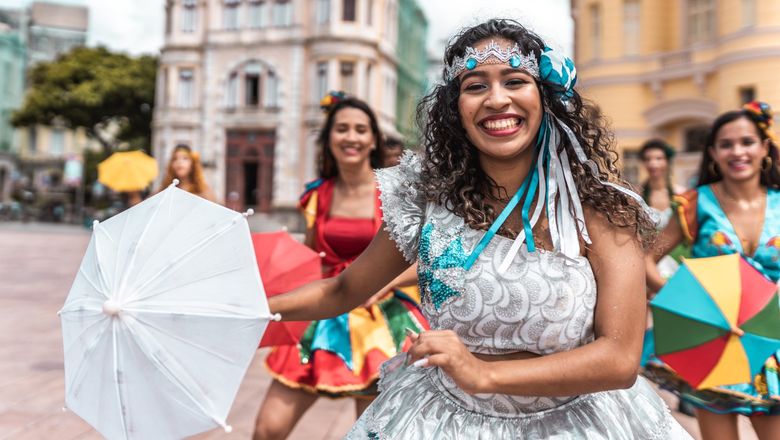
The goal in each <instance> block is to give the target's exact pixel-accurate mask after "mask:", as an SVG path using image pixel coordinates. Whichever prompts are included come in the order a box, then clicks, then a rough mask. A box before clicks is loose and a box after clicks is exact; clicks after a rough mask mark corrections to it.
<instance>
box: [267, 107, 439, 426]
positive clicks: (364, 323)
mask: <svg viewBox="0 0 780 440" xmlns="http://www.w3.org/2000/svg"><path fill="white" fill-rule="evenodd" d="M321 103H322V104H323V105H322V106H323V109H324V110H326V111H327V116H326V118H325V123H324V125H323V127H322V131H321V132H320V136H319V138H318V143H319V145H320V148H321V151H320V164H319V165H320V166H319V174H320V178H319V179H317V180H316V181H314V182H311V183H310V184H308V185H306V189H305V191H304V194H303V196H302V197H301V208H302V210H303V213H304V217H305V218H306V223H307V230H306V244H307V245H308V246H309V247H311V248H313V249H314V250H315V251H317V252H319V253H320V255H321V256H322V262H323V277H325V278H330V277H334V276H338V275H339V274H340V273H342V272H343V271H344V270H345V269H346V268H348V267H349V266H350V264H351V263H352V261H354V260H355V258H357V257H358V255H360V253H361V252H362V251H363V250H364V249H365V248H366V247H367V246H368V245H369V243H370V242H371V239H372V238H373V237H374V235H375V234H376V232H377V230H378V229H379V228H380V226H381V225H382V211H381V210H380V200H379V197H378V196H379V192H378V190H377V184H376V180H375V176H374V168H377V167H379V165H380V164H381V157H382V155H381V153H380V140H381V139H382V133H381V132H380V130H379V125H378V122H377V119H376V116H375V115H374V112H373V111H372V110H371V108H370V107H369V106H368V105H367V104H366V103H365V102H363V101H361V100H359V99H356V98H352V97H348V96H346V95H345V94H344V93H341V92H335V93H331V94H330V95H328V96H326V97H325V98H324V99H323V101H322V102H321ZM388 282H389V284H388V283H384V284H383V285H382V286H377V287H376V288H375V289H373V290H372V291H371V292H363V294H364V299H363V301H361V303H358V304H354V305H353V306H352V307H350V308H349V309H346V310H344V311H343V312H342V313H341V314H340V315H339V316H336V317H330V318H331V319H322V320H318V321H314V322H312V323H311V324H310V325H309V326H308V328H307V330H306V332H305V333H304V336H303V339H302V340H301V341H300V343H299V344H298V345H296V346H282V347H274V349H273V351H272V352H271V354H270V355H269V356H268V358H267V359H266V367H267V368H268V370H269V372H270V373H271V375H272V376H273V378H274V379H275V380H274V382H273V383H272V385H271V387H270V389H269V391H268V394H267V395H266V398H265V401H264V402H263V405H262V407H261V409H260V413H259V415H258V417H257V428H256V430H255V436H254V438H255V439H256V440H261V439H276V438H285V437H286V436H287V435H288V434H289V432H290V431H291V430H292V428H293V427H294V426H295V423H296V422H297V421H298V419H299V418H300V417H301V416H302V415H303V414H304V412H305V411H306V410H307V409H308V408H309V406H311V404H313V403H314V401H315V400H316V399H317V397H318V396H328V397H352V398H356V411H357V414H358V415H360V413H362V411H363V409H365V407H366V406H367V405H368V404H369V403H370V402H371V399H372V398H373V397H374V396H375V395H376V392H377V390H376V383H377V378H378V376H379V366H380V364H381V363H382V362H384V361H385V360H387V359H388V358H390V357H392V356H394V355H396V354H397V353H400V352H401V351H402V350H404V349H405V348H408V347H409V346H410V345H411V341H410V340H409V339H408V338H407V336H406V333H405V332H406V330H407V329H409V330H412V331H415V332H417V331H420V330H422V329H423V328H424V327H423V326H424V322H425V319H424V318H423V317H422V315H421V314H420V311H419V309H418V308H417V299H418V297H419V294H418V293H417V290H416V288H414V287H413V288H411V289H408V288H406V289H402V287H406V286H408V285H409V284H412V285H413V284H415V276H414V272H413V271H412V272H411V273H410V274H409V275H407V276H403V275H402V276H401V277H399V278H398V279H396V280H388ZM333 300H334V301H337V300H338V298H335V297H334V298H333Z"/></svg>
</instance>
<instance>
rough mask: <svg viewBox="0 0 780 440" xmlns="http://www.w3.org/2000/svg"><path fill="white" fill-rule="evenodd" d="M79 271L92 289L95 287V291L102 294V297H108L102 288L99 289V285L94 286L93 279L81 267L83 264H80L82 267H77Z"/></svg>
mask: <svg viewBox="0 0 780 440" xmlns="http://www.w3.org/2000/svg"><path fill="white" fill-rule="evenodd" d="M79 273H80V274H82V275H84V279H85V280H87V282H88V283H89V285H90V286H92V288H93V289H95V291H96V292H97V293H99V294H101V295H103V298H106V299H108V294H107V293H106V292H104V291H103V289H101V288H100V287H98V286H96V285H95V282H94V281H92V278H90V277H89V275H87V273H86V272H84V267H83V266H82V267H79Z"/></svg>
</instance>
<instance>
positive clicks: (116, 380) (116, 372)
mask: <svg viewBox="0 0 780 440" xmlns="http://www.w3.org/2000/svg"><path fill="white" fill-rule="evenodd" d="M111 321H112V322H111V330H112V331H111V333H112V335H111V336H112V338H111V339H112V341H113V345H114V355H113V357H114V385H115V386H116V387H115V388H116V399H117V403H118V404H119V421H120V423H122V434H123V436H124V438H125V440H127V421H126V420H125V411H124V408H125V404H124V402H123V401H122V390H121V389H120V388H119V350H118V347H117V340H116V339H117V337H116V334H117V326H118V325H119V323H118V320H117V319H112V320H111Z"/></svg>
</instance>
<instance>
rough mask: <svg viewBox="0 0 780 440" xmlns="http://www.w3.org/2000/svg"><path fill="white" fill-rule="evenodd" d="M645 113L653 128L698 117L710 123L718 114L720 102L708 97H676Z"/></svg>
mask: <svg viewBox="0 0 780 440" xmlns="http://www.w3.org/2000/svg"><path fill="white" fill-rule="evenodd" d="M643 115H644V117H645V119H646V120H647V123H648V125H649V126H650V128H651V129H653V128H658V127H661V126H663V125H665V124H668V123H670V122H674V121H678V120H680V119H696V120H700V121H704V122H707V123H709V122H711V121H712V120H714V119H715V117H717V116H718V104H717V103H715V102H714V101H710V100H708V99H699V98H689V99H674V100H669V101H663V102H660V103H658V104H656V105H654V106H652V107H650V108H648V109H647V110H645V111H644V112H643Z"/></svg>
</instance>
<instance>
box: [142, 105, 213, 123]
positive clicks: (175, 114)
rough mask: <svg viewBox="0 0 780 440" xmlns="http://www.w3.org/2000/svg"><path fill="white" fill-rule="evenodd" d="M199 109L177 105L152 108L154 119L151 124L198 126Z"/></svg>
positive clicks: (199, 120)
mask: <svg viewBox="0 0 780 440" xmlns="http://www.w3.org/2000/svg"><path fill="white" fill-rule="evenodd" d="M200 112H201V109H200V108H199V107H192V108H178V107H165V108H159V107H157V108H156V109H155V110H154V119H153V121H152V125H154V126H160V125H179V126H192V127H195V126H200V124H201V119H202V118H201V113H200Z"/></svg>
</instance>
